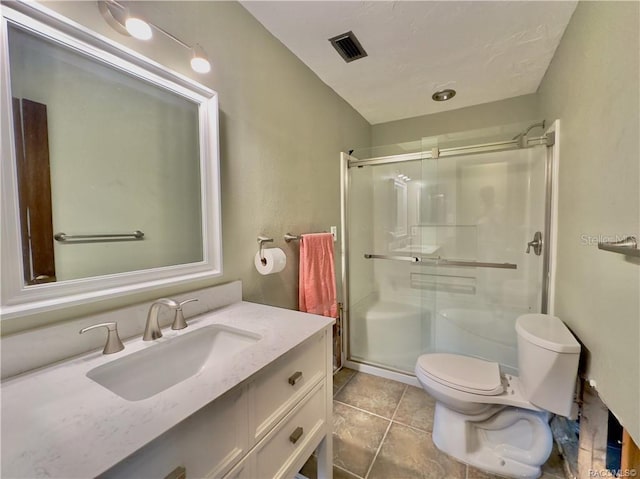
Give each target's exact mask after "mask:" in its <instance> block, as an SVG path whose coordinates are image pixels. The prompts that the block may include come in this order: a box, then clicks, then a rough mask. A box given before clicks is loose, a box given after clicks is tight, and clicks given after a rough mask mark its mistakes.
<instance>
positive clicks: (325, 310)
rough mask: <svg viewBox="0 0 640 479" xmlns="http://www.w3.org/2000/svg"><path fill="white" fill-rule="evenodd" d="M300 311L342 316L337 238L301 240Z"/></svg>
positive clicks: (327, 235)
mask: <svg viewBox="0 0 640 479" xmlns="http://www.w3.org/2000/svg"><path fill="white" fill-rule="evenodd" d="M299 282H300V292H299V300H300V311H304V312H306V313H313V314H320V315H322V316H328V317H330V318H337V317H338V304H337V302H336V277H335V269H334V265H333V235H332V234H331V233H315V234H305V235H302V240H301V241H300V279H299Z"/></svg>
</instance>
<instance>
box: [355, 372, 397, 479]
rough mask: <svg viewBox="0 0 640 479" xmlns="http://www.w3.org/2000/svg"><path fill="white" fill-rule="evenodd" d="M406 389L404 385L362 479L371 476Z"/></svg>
mask: <svg viewBox="0 0 640 479" xmlns="http://www.w3.org/2000/svg"><path fill="white" fill-rule="evenodd" d="M407 388H408V386H407V385H405V387H404V390H403V391H402V395H401V396H400V399H399V400H398V404H396V409H395V411H393V414H392V415H391V420H390V421H389V424H388V426H387V430H386V431H385V432H384V435H383V436H382V441H380V444H379V445H378V449H377V450H376V453H375V455H374V456H373V460H372V461H371V464H369V469H367V473H366V474H365V475H364V479H368V478H369V474H371V469H373V465H374V464H375V462H376V459H378V454H380V451H381V450H382V445H383V444H384V441H385V440H386V439H387V435H388V434H389V430H390V429H391V425H392V424H393V418H394V417H395V416H396V414H397V413H398V409H400V403H401V402H402V399H403V398H404V395H405V393H406V392H407Z"/></svg>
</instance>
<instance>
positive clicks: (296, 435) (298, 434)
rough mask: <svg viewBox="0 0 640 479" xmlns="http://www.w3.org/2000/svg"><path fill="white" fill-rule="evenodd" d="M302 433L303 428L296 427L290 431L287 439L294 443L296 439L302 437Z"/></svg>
mask: <svg viewBox="0 0 640 479" xmlns="http://www.w3.org/2000/svg"><path fill="white" fill-rule="evenodd" d="M303 433H304V429H302V428H301V427H297V428H296V430H295V431H293V432H292V433H291V436H289V441H291V442H292V443H293V444H295V443H296V442H298V439H300V438H301V437H302V434H303Z"/></svg>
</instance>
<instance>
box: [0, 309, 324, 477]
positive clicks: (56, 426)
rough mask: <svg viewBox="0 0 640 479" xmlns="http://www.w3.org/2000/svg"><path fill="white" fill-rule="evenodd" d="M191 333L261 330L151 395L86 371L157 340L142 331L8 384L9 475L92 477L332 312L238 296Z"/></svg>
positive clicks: (5, 449)
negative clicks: (130, 394)
mask: <svg viewBox="0 0 640 479" xmlns="http://www.w3.org/2000/svg"><path fill="white" fill-rule="evenodd" d="M187 321H188V323H189V327H188V328H187V329H184V330H182V331H172V330H171V329H163V334H164V336H163V337H162V338H160V339H159V340H156V341H157V342H161V341H167V340H170V338H171V337H173V336H178V335H181V334H188V333H191V332H193V331H196V330H197V329H199V328H202V327H204V326H208V325H211V324H223V325H228V326H231V327H234V328H238V329H243V330H245V331H250V332H252V333H257V334H259V335H260V336H261V337H262V338H261V339H260V340H259V341H258V342H257V343H255V344H253V345H251V346H249V347H248V348H246V349H244V350H242V351H240V352H239V353H237V354H235V355H232V356H231V357H229V358H226V359H225V360H224V361H220V363H219V364H218V365H217V366H216V367H215V368H214V369H205V370H204V371H202V372H200V373H198V374H197V375H195V376H193V377H191V378H188V379H186V380H185V381H183V382H181V383H178V384H176V385H174V386H172V387H170V388H169V389H166V390H165V391H162V392H160V393H158V394H156V395H155V396H152V397H151V398H148V399H144V400H141V401H135V402H131V401H127V400H125V399H123V398H121V397H120V396H117V395H116V394H114V393H112V392H111V391H109V390H108V389H106V388H104V387H102V386H100V385H99V384H97V383H95V382H94V381H92V380H91V379H89V378H87V377H86V373H87V372H88V371H89V370H91V369H93V368H94V367H96V366H99V365H101V364H104V363H107V362H109V361H113V360H114V359H118V358H121V357H123V356H126V355H128V354H131V353H134V352H136V351H139V350H142V349H145V348H149V347H153V346H154V344H156V341H150V342H144V341H142V339H141V338H136V339H133V340H129V341H126V342H125V349H124V350H123V351H121V352H119V353H116V354H111V355H103V354H102V352H101V350H100V351H96V352H93V353H89V354H86V355H83V356H81V357H77V358H74V359H71V360H68V361H63V362H60V363H57V364H54V365H51V366H49V367H46V368H42V369H39V370H36V371H33V372H30V373H26V374H23V375H21V376H17V377H15V378H12V379H9V380H6V381H4V382H3V383H2V388H1V390H0V392H1V400H2V426H1V434H2V435H1V437H2V466H1V467H2V469H1V476H2V477H3V478H7V479H8V478H29V479H31V478H36V477H59V478H65V479H66V478H74V477H78V478H88V477H95V476H96V475H98V474H101V473H102V472H104V471H106V470H107V469H109V468H110V467H112V466H114V465H115V464H117V463H119V462H120V461H122V460H123V459H125V458H126V457H127V456H129V455H130V454H132V453H134V452H135V451H137V450H138V449H140V448H141V447H143V446H144V445H145V444H147V443H149V442H150V441H152V440H153V439H155V438H157V437H158V436H160V435H161V434H163V433H164V432H166V431H167V430H169V429H170V428H172V427H173V426H175V425H176V424H178V423H179V422H181V421H183V420H184V419H186V418H187V417H188V416H190V415H191V414H193V413H194V412H196V411H197V410H199V409H200V408H202V407H204V406H205V405H207V404H208V403H210V402H211V401H213V400H215V399H216V398H218V397H220V396H221V395H222V394H224V393H225V392H227V391H229V390H231V389H232V388H233V387H235V386H237V385H238V384H240V383H242V382H243V381H245V380H246V379H248V378H249V377H250V376H252V375H253V374H255V373H256V372H258V371H259V370H260V369H262V368H263V367H265V366H267V365H268V364H270V363H271V362H273V361H274V360H275V359H277V358H279V357H280V356H282V355H283V354H285V353H286V352H288V351H290V350H291V349H293V348H294V347H295V346H297V345H298V344H300V343H301V342H303V341H305V340H306V339H308V338H310V337H311V336H313V335H314V334H316V333H318V332H320V331H322V330H323V329H324V328H326V327H328V326H330V325H331V324H332V323H333V321H334V320H333V319H331V318H326V317H323V316H316V315H310V314H306V313H300V312H297V311H291V310H287V309H280V308H275V307H271V306H265V305H260V304H254V303H247V302H239V303H235V304H232V305H230V306H226V307H224V308H221V309H218V310H215V311H211V312H208V313H204V314H202V315H200V316H197V317H194V318H189V319H188V320H187Z"/></svg>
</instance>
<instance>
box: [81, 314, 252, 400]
mask: <svg viewBox="0 0 640 479" xmlns="http://www.w3.org/2000/svg"><path fill="white" fill-rule="evenodd" d="M260 338H261V337H260V335H258V334H254V333H250V332H248V331H243V330H240V329H235V328H230V327H228V326H223V325H217V324H213V325H211V326H206V327H204V328H200V329H198V330H196V331H193V332H190V333H188V334H183V335H180V336H178V337H175V338H171V339H167V340H164V341H163V340H161V341H160V342H158V343H157V344H153V345H151V346H150V347H148V348H146V349H144V350H142V351H138V352H136V353H133V354H130V355H129V356H125V357H123V358H120V359H116V360H114V361H111V362H109V363H106V364H103V365H102V366H98V367H96V368H93V369H92V370H90V371H89V372H88V373H87V377H88V378H89V379H92V380H93V381H95V382H97V383H98V384H100V385H101V386H103V387H105V388H107V389H109V390H110V391H112V392H114V393H115V394H117V395H118V396H120V397H122V398H124V399H126V400H128V401H140V400H142V399H147V398H149V397H151V396H153V395H155V394H158V393H159V392H161V391H164V390H165V389H168V388H170V387H171V386H174V385H175V384H178V383H180V382H182V381H184V380H185V379H188V378H190V377H192V376H194V375H196V374H197V373H198V372H200V371H202V370H203V369H204V368H205V367H207V365H215V364H216V363H217V362H219V361H220V360H222V359H226V358H228V357H229V356H230V355H232V354H234V353H237V352H239V351H241V350H243V349H245V348H247V347H249V346H250V345H252V344H254V343H256V342H257V341H259V340H260Z"/></svg>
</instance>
